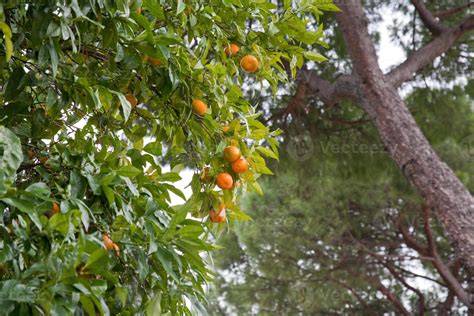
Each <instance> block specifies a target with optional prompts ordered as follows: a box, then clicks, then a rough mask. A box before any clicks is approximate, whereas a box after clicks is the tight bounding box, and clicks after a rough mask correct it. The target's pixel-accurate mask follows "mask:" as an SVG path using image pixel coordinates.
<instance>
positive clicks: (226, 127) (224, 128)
mask: <svg viewBox="0 0 474 316" xmlns="http://www.w3.org/2000/svg"><path fill="white" fill-rule="evenodd" d="M222 131H223V132H224V133H227V132H228V131H229V126H227V125H226V126H223V127H222Z"/></svg>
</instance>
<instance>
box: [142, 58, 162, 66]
mask: <svg viewBox="0 0 474 316" xmlns="http://www.w3.org/2000/svg"><path fill="white" fill-rule="evenodd" d="M146 60H147V61H148V62H149V63H150V64H152V65H154V66H159V65H161V61H160V60H159V59H158V58H155V57H150V56H146Z"/></svg>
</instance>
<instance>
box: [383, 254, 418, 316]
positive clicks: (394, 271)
mask: <svg viewBox="0 0 474 316" xmlns="http://www.w3.org/2000/svg"><path fill="white" fill-rule="evenodd" d="M382 264H383V265H384V266H385V268H387V270H388V271H389V272H390V273H391V274H392V275H393V276H394V277H395V279H397V280H398V281H399V282H400V283H401V284H403V285H404V286H405V287H406V288H407V289H409V290H411V291H412V292H414V293H415V294H416V295H418V298H419V302H418V304H419V305H418V315H419V316H424V315H425V309H426V306H425V297H424V295H423V293H422V292H421V291H420V290H419V289H417V288H415V287H413V286H411V285H410V284H408V282H407V281H406V280H405V278H404V277H403V276H402V275H401V274H400V273H399V272H398V271H397V270H395V269H394V267H393V266H392V264H390V263H389V262H388V261H387V262H382Z"/></svg>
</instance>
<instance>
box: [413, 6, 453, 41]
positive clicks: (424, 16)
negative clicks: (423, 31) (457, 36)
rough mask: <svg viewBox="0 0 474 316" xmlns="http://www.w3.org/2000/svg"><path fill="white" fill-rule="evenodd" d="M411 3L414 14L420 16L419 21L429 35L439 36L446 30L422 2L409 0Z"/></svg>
mask: <svg viewBox="0 0 474 316" xmlns="http://www.w3.org/2000/svg"><path fill="white" fill-rule="evenodd" d="M411 3H412V4H413V5H414V6H415V10H416V12H418V14H419V15H420V18H421V21H422V22H423V24H424V25H425V26H426V28H427V29H428V30H430V32H431V34H433V35H439V34H441V33H442V32H443V31H445V30H446V27H445V26H443V24H441V23H440V22H439V21H438V20H437V19H436V18H435V17H434V16H433V14H432V13H431V12H430V10H428V8H426V6H425V3H424V2H423V0H411Z"/></svg>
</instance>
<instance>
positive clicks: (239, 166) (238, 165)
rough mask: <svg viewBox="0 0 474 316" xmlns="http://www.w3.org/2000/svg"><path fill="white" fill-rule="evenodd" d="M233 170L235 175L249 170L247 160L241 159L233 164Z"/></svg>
mask: <svg viewBox="0 0 474 316" xmlns="http://www.w3.org/2000/svg"><path fill="white" fill-rule="evenodd" d="M232 170H233V171H234V172H235V173H244V172H245V171H247V170H249V163H248V161H247V160H246V159H245V158H240V159H238V160H236V161H234V162H233V163H232Z"/></svg>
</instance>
